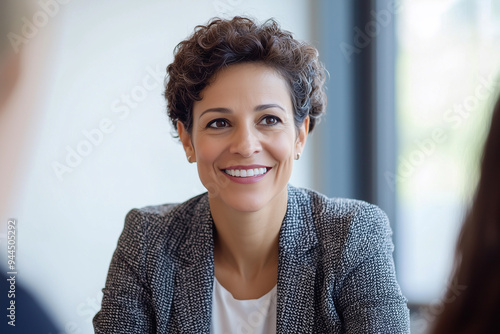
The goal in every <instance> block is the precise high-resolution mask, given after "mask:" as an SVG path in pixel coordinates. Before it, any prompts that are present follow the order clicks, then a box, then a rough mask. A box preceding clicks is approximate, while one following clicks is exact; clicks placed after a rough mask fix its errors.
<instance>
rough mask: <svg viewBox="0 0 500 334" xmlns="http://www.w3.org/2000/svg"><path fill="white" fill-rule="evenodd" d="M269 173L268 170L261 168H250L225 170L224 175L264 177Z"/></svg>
mask: <svg viewBox="0 0 500 334" xmlns="http://www.w3.org/2000/svg"><path fill="white" fill-rule="evenodd" d="M267 171H268V168H265V167H259V168H248V169H242V168H241V169H240V168H239V169H224V173H226V174H227V175H231V176H234V177H253V176H259V175H264V174H266V173H267Z"/></svg>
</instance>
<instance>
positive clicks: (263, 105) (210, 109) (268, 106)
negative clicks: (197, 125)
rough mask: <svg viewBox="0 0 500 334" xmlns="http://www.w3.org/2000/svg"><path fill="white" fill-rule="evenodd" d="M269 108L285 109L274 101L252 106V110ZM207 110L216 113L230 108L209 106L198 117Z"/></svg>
mask: <svg viewBox="0 0 500 334" xmlns="http://www.w3.org/2000/svg"><path fill="white" fill-rule="evenodd" d="M271 108H278V109H281V110H283V111H285V109H284V108H283V107H282V106H280V105H279V104H275V103H270V104H260V105H258V106H257V107H255V108H254V111H262V110H266V109H271ZM209 112H218V113H223V114H230V113H232V111H231V109H228V108H222V107H219V108H209V109H207V110H205V111H203V112H202V113H201V115H200V117H199V118H201V117H202V116H203V115H205V114H206V113H209Z"/></svg>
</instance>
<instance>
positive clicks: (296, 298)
mask: <svg viewBox="0 0 500 334" xmlns="http://www.w3.org/2000/svg"><path fill="white" fill-rule="evenodd" d="M300 196H303V195H302V194H301V193H300V192H299V190H297V189H296V188H293V187H288V206H287V213H286V215H285V219H284V220H283V225H282V227H281V232H280V241H279V261H278V300H277V324H276V330H277V333H312V331H313V326H314V317H315V314H314V309H315V307H314V306H315V305H314V300H315V289H314V286H315V278H316V263H315V259H316V256H315V252H316V246H317V244H318V239H317V235H316V231H315V228H314V222H313V219H312V214H311V211H310V207H309V206H307V201H300V200H299V197H300Z"/></svg>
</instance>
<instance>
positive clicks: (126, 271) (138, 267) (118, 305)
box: [93, 209, 155, 334]
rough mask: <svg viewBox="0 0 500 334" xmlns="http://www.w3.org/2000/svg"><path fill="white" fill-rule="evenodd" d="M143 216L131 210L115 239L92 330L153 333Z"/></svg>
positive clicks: (137, 211) (144, 220) (135, 210)
mask: <svg viewBox="0 0 500 334" xmlns="http://www.w3.org/2000/svg"><path fill="white" fill-rule="evenodd" d="M145 225H146V219H145V217H143V214H141V212H140V211H139V210H137V209H134V210H132V211H130V212H129V213H128V214H127V217H126V219H125V227H124V229H123V232H122V234H121V236H120V238H119V240H118V245H117V248H116V250H115V252H114V254H113V258H112V260H111V265H110V267H109V272H108V277H107V279H106V285H105V288H104V289H103V290H102V291H103V294H104V295H103V299H102V305H101V310H100V311H99V312H98V313H97V314H96V315H95V317H94V319H93V325H94V330H95V333H97V334H99V333H106V334H110V333H130V334H132V333H137V334H139V333H140V334H144V333H154V332H155V330H154V327H155V326H154V322H155V320H154V312H153V310H152V307H151V305H152V303H151V291H150V289H149V288H148V284H147V282H146V274H145V273H146V263H145V262H146V241H147V240H146V239H147V238H146V234H145V230H146V226H145Z"/></svg>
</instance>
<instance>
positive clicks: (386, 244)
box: [339, 203, 410, 334]
mask: <svg viewBox="0 0 500 334" xmlns="http://www.w3.org/2000/svg"><path fill="white" fill-rule="evenodd" d="M391 236H392V231H391V228H390V226H389V220H388V219H387V216H386V215H385V213H384V212H383V211H382V210H381V209H379V208H378V207H377V206H375V205H370V204H367V203H363V204H362V205H360V207H359V211H358V213H357V214H356V216H355V217H354V218H353V220H352V224H351V226H350V229H349V234H348V236H347V244H346V245H347V247H346V251H345V252H344V257H343V261H342V262H343V267H344V268H345V272H344V275H343V276H344V277H343V279H342V283H341V288H340V297H339V306H340V309H341V313H342V317H343V320H344V321H343V323H344V330H345V332H346V333H391V334H396V333H410V328H409V327H410V325H409V324H410V319H409V318H410V316H409V310H408V308H407V306H406V298H405V297H404V296H403V294H402V292H401V290H400V288H399V285H398V283H397V281H396V273H395V268H394V261H393V258H392V252H393V249H394V246H393V244H392V240H391Z"/></svg>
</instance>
